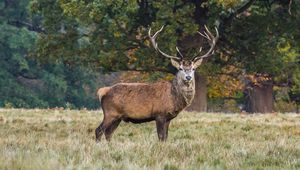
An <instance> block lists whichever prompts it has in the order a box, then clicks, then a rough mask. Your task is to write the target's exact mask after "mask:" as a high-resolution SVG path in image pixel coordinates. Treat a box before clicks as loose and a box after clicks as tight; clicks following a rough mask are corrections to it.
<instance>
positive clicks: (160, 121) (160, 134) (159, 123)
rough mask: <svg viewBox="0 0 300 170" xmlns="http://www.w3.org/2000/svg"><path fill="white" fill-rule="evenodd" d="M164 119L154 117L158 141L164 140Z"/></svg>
mask: <svg viewBox="0 0 300 170" xmlns="http://www.w3.org/2000/svg"><path fill="white" fill-rule="evenodd" d="M165 123H166V119H165V118H157V119H156V129H157V135H158V139H159V140H160V141H165V140H166V126H165Z"/></svg>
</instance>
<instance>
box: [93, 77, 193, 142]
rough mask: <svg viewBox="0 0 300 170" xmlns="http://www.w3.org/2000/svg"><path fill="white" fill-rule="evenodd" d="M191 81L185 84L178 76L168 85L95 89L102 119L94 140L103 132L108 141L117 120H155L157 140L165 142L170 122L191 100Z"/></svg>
mask: <svg viewBox="0 0 300 170" xmlns="http://www.w3.org/2000/svg"><path fill="white" fill-rule="evenodd" d="M194 83H195V82H194V81H191V82H190V83H185V82H184V81H182V80H181V78H179V77H178V76H177V77H176V78H175V79H174V80H173V81H172V82H166V81H163V82H158V83H153V84H146V83H119V84H116V85H114V86H111V87H104V88H100V89H99V90H98V93H97V94H98V96H99V99H100V101H101V105H102V109H103V112H104V119H103V122H102V123H101V124H100V126H99V127H98V128H97V129H96V140H99V139H100V138H101V136H102V134H103V133H105V137H106V139H107V140H110V138H111V135H112V133H113V131H114V130H115V129H116V128H117V126H118V125H119V123H120V121H121V120H123V121H126V122H128V121H129V122H133V123H143V122H148V121H153V120H155V121H156V125H157V132H158V137H159V139H160V140H166V138H167V133H168V126H169V123H170V121H171V120H172V119H173V118H175V117H176V116H177V115H178V113H179V112H180V111H182V110H183V109H184V108H185V107H187V106H188V105H189V104H190V103H191V101H192V100H193V97H194V93H195V89H194V85H195V84H194Z"/></svg>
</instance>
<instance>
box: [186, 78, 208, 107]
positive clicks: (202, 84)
mask: <svg viewBox="0 0 300 170" xmlns="http://www.w3.org/2000/svg"><path fill="white" fill-rule="evenodd" d="M206 83H207V80H206V77H205V76H202V75H200V74H199V73H195V90H196V94H195V97H194V100H193V102H192V104H191V105H190V106H189V107H187V108H186V110H187V111H196V112H206V111H207V86H206Z"/></svg>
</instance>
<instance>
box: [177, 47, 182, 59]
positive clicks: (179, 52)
mask: <svg viewBox="0 0 300 170" xmlns="http://www.w3.org/2000/svg"><path fill="white" fill-rule="evenodd" d="M176 50H177V52H178V53H179V55H180V56H181V58H183V55H182V53H181V52H180V51H179V48H178V47H177V46H176Z"/></svg>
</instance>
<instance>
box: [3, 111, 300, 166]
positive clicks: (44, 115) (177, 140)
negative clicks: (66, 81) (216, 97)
mask: <svg viewBox="0 0 300 170" xmlns="http://www.w3.org/2000/svg"><path fill="white" fill-rule="evenodd" d="M102 116H103V115H102V113H101V112H100V111H88V110H38V109H37V110H26V109H0V136H1V137H0V169H25V170H27V169H43V170H46V169H130V170H131V169H166V170H176V169H300V115H299V114H292V113H290V114H264V115H262V114H254V115H253V114H252V115H245V114H223V113H189V112H184V113H181V114H179V116H178V117H177V118H175V119H174V120H173V121H172V122H171V124H170V131H169V138H168V140H167V142H158V138H157V134H156V128H155V123H154V122H151V123H146V124H131V123H125V122H122V123H121V124H120V126H119V128H118V129H117V130H116V132H115V133H114V135H113V138H112V141H111V142H106V141H105V139H104V138H102V141H101V142H100V143H96V142H95V140H94V129H95V128H96V127H97V126H98V124H99V123H100V121H101V120H102ZM103 137H104V136H103Z"/></svg>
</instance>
